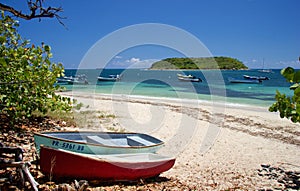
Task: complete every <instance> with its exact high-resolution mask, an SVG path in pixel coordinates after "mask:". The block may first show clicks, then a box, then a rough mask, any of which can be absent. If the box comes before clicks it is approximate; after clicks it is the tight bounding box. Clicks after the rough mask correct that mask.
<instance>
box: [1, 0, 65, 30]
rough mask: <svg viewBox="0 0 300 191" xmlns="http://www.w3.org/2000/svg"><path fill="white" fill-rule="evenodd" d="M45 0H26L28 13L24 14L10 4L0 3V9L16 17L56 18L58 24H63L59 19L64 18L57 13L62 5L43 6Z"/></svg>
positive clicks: (29, 18)
mask: <svg viewBox="0 0 300 191" xmlns="http://www.w3.org/2000/svg"><path fill="white" fill-rule="evenodd" d="M44 2H45V0H27V5H28V9H29V13H28V14H24V13H23V11H22V10H17V9H15V8H14V7H12V6H9V5H5V4H3V3H0V9H1V10H3V11H7V12H10V13H11V14H13V15H14V16H16V17H19V18H22V19H26V20H31V19H36V18H38V19H39V20H41V18H54V17H55V18H56V19H57V20H58V21H59V23H60V24H62V25H64V24H63V23H62V22H61V19H64V17H61V16H60V15H59V13H60V12H62V11H63V9H62V7H51V6H48V7H47V6H46V7H45V6H44Z"/></svg>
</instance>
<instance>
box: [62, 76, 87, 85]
mask: <svg viewBox="0 0 300 191" xmlns="http://www.w3.org/2000/svg"><path fill="white" fill-rule="evenodd" d="M57 83H60V84H71V85H73V84H88V80H87V77H86V75H85V74H79V75H76V76H64V77H60V78H57Z"/></svg>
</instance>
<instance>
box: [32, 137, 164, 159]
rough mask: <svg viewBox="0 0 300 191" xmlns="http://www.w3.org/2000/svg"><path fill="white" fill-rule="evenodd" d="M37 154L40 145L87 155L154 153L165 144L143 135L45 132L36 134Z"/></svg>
mask: <svg viewBox="0 0 300 191" xmlns="http://www.w3.org/2000/svg"><path fill="white" fill-rule="evenodd" d="M34 141H35V145H36V149H37V152H38V153H39V150H40V145H45V146H48V147H51V148H56V149H64V150H69V151H74V152H78V153H86V154H122V153H124V154H125V153H154V152H156V151H158V150H159V149H160V148H161V147H163V144H164V142H163V141H161V140H159V139H156V138H155V137H152V136H150V135H146V134H141V133H111V132H93V131H85V132H45V133H35V134H34Z"/></svg>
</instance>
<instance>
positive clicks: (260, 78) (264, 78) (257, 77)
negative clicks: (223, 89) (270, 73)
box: [243, 75, 270, 80]
mask: <svg viewBox="0 0 300 191" xmlns="http://www.w3.org/2000/svg"><path fill="white" fill-rule="evenodd" d="M243 76H244V78H245V79H251V80H269V79H270V78H268V77H266V76H249V75H243Z"/></svg>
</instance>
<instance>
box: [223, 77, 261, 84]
mask: <svg viewBox="0 0 300 191" xmlns="http://www.w3.org/2000/svg"><path fill="white" fill-rule="evenodd" d="M228 81H229V82H230V83H245V84H260V83H261V82H262V80H258V79H237V78H231V77H229V78H228Z"/></svg>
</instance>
